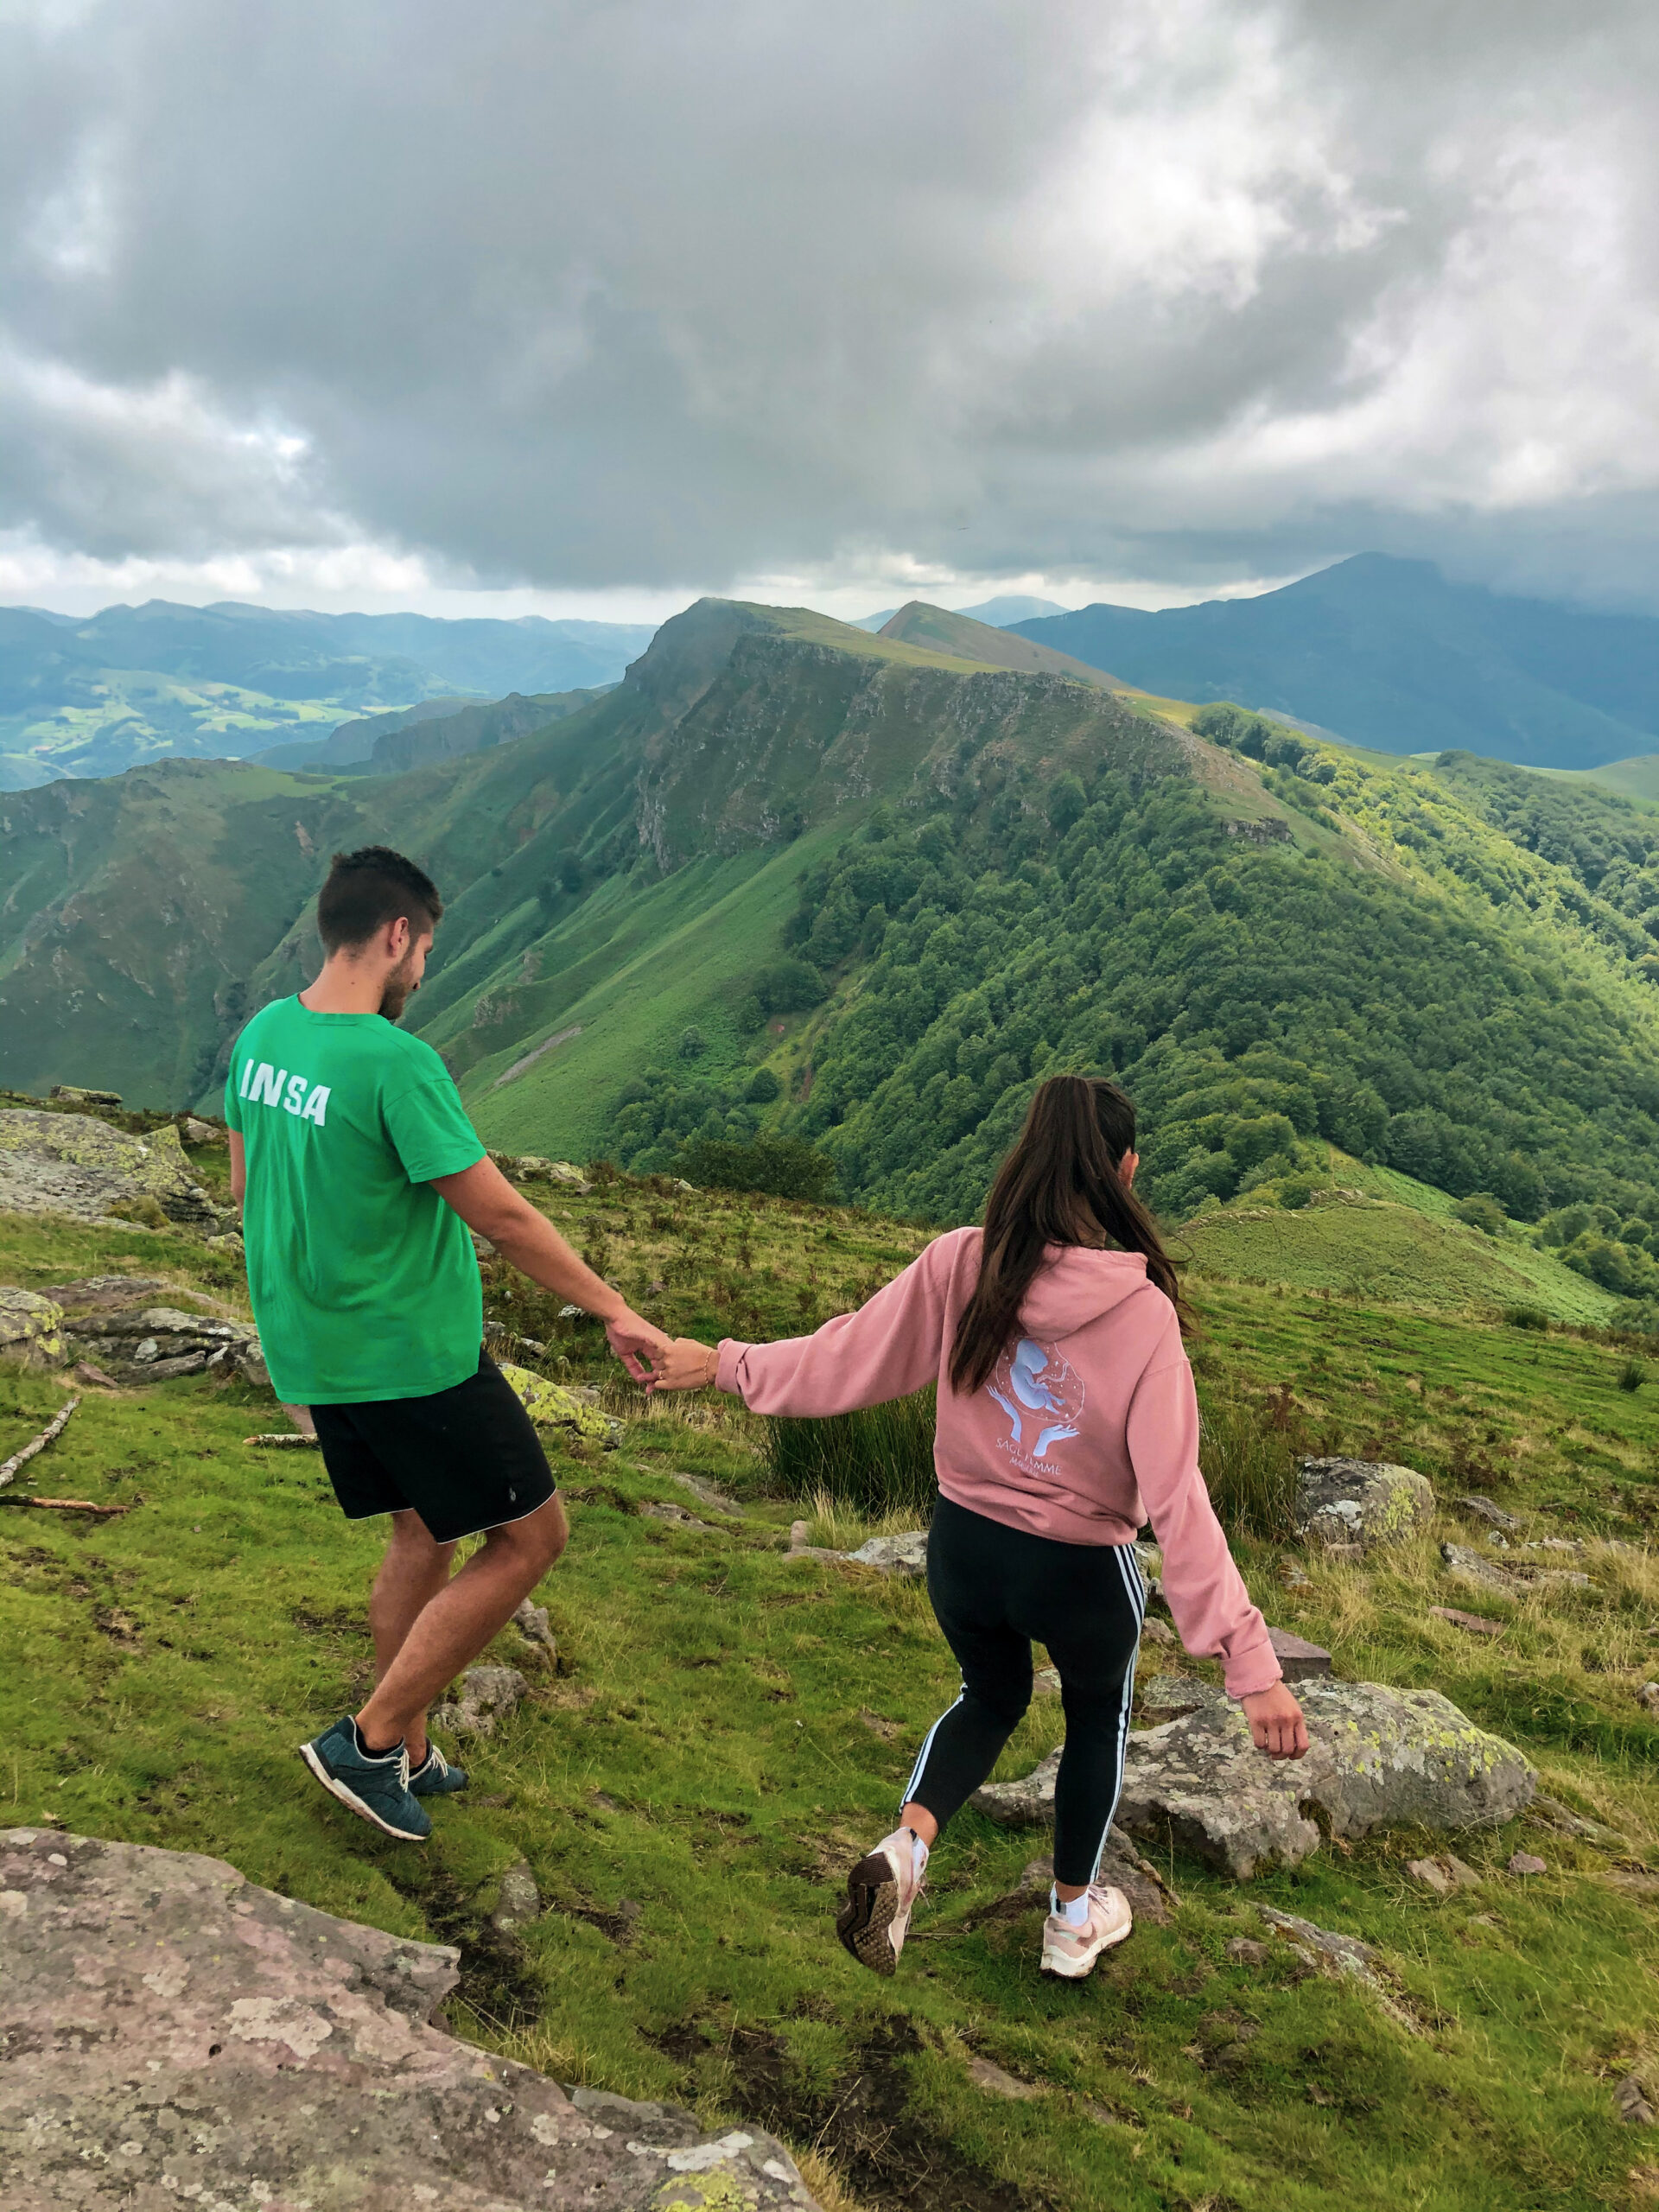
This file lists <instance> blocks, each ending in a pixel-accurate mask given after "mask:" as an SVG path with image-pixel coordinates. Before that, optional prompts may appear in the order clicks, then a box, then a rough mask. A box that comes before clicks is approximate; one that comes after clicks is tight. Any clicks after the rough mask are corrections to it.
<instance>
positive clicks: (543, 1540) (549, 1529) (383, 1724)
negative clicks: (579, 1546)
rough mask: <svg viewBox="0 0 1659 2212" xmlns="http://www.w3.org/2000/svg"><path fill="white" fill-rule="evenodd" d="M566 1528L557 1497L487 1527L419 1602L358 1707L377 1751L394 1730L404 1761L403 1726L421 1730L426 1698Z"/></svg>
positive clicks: (484, 1635)
mask: <svg viewBox="0 0 1659 2212" xmlns="http://www.w3.org/2000/svg"><path fill="white" fill-rule="evenodd" d="M569 1533H570V1531H569V1527H568V1526H567V1524H566V1522H565V1518H564V1507H563V1503H562V1502H561V1501H560V1500H559V1499H558V1498H557V1497H550V1498H549V1499H548V1501H547V1503H546V1504H545V1505H543V1506H538V1507H537V1510H536V1511H535V1512H534V1513H529V1514H526V1515H525V1516H524V1519H523V1520H522V1521H511V1522H508V1523H507V1525H506V1526H505V1528H502V1529H490V1530H488V1531H487V1533H486V1535H485V1538H484V1541H483V1543H482V1545H481V1546H480V1548H479V1549H478V1550H477V1551H475V1552H474V1554H473V1555H472V1557H471V1558H470V1559H469V1560H467V1564H466V1566H465V1567H462V1568H461V1572H460V1573H459V1574H455V1575H452V1576H451V1577H450V1578H449V1579H448V1580H447V1581H446V1582H445V1584H444V1586H443V1587H442V1589H441V1590H439V1591H438V1592H436V1594H435V1596H434V1597H432V1598H430V1599H429V1600H428V1601H427V1603H426V1605H424V1606H423V1607H422V1609H421V1611H420V1612H419V1613H418V1614H417V1615H416V1618H415V1619H414V1621H413V1623H412V1624H410V1627H409V1629H408V1630H407V1631H406V1632H405V1634H404V1639H403V1642H402V1643H401V1645H400V1646H399V1648H398V1650H397V1656H395V1657H394V1658H393V1660H392V1661H391V1665H390V1666H389V1667H388V1668H387V1669H386V1671H385V1675H384V1676H383V1677H382V1678H381V1680H380V1681H378V1683H377V1684H376V1686H375V1689H374V1694H373V1695H372V1697H371V1698H370V1699H369V1701H368V1703H367V1704H366V1705H365V1706H364V1707H363V1708H362V1710H361V1711H360V1712H359V1713H358V1715H357V1726H358V1731H359V1734H360V1735H361V1737H362V1738H363V1741H364V1743H365V1745H367V1746H368V1748H369V1749H370V1750H371V1751H384V1750H385V1749H386V1747H387V1746H388V1745H392V1744H395V1743H397V1741H398V1740H399V1738H401V1739H402V1740H403V1742H404V1744H405V1745H407V1746H408V1748H409V1751H410V1758H411V1762H412V1759H413V1754H414V1749H415V1745H414V1740H413V1738H412V1734H411V1732H412V1731H414V1730H416V1729H417V1728H418V1729H420V1730H421V1731H424V1728H425V1725H426V1723H425V1715H426V1709H427V1707H428V1706H429V1705H430V1703H431V1702H432V1700H433V1699H434V1698H435V1696H436V1695H437V1694H438V1692H439V1691H440V1690H441V1689H442V1688H444V1687H445V1686H446V1684H448V1683H449V1682H451V1681H454V1677H455V1676H456V1675H458V1674H459V1673H460V1672H461V1669H462V1668H463V1667H464V1666H466V1665H467V1662H468V1661H469V1660H472V1659H476V1658H477V1656H478V1655H479V1653H480V1651H482V1650H483V1649H484V1647H485V1645H486V1643H488V1642H489V1640H490V1638H491V1637H493V1635H494V1634H495V1633H496V1631H497V1630H498V1629H500V1628H503V1627H505V1624H506V1623H507V1622H508V1621H510V1620H511V1619H512V1616H513V1613H514V1611H516V1609H517V1607H518V1603H519V1600H520V1599H524V1598H527V1597H528V1596H529V1595H530V1592H531V1591H532V1590H533V1589H534V1588H535V1587H536V1585H537V1583H538V1582H539V1581H540V1580H541V1579H542V1577H543V1575H544V1574H545V1573H547V1570H548V1568H549V1567H551V1566H552V1564H553V1562H554V1560H556V1559H557V1557H558V1556H559V1554H560V1553H561V1552H562V1551H563V1549H564V1547H565V1543H566V1541H567V1540H568V1538H569ZM423 1755H424V1739H423Z"/></svg>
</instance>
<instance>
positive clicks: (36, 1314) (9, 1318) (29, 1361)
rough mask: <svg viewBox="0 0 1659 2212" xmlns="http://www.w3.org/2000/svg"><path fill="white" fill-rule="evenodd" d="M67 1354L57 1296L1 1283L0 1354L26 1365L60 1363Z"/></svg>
mask: <svg viewBox="0 0 1659 2212" xmlns="http://www.w3.org/2000/svg"><path fill="white" fill-rule="evenodd" d="M0 1357H4V1358H6V1359H15V1360H18V1361H21V1363H22V1365H23V1366H25V1367H61V1366H62V1365H63V1363H64V1362H65V1360H66V1359H67V1357H69V1348H68V1346H67V1344H65V1342H64V1338H63V1308H62V1306H60V1305H59V1304H58V1302H57V1300H56V1299H54V1298H43V1297H42V1296H41V1294H40V1292H39V1291H35V1290H16V1289H14V1288H13V1287H12V1286H11V1285H10V1283H0Z"/></svg>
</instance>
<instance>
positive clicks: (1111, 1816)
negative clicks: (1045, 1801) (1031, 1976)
mask: <svg viewBox="0 0 1659 2212" xmlns="http://www.w3.org/2000/svg"><path fill="white" fill-rule="evenodd" d="M1109 1548H1110V1550H1111V1551H1112V1552H1113V1553H1114V1554H1115V1555H1116V1560H1117V1571H1118V1573H1120V1574H1121V1575H1122V1578H1123V1594H1124V1595H1125V1597H1127V1598H1128V1601H1129V1606H1130V1610H1131V1611H1133V1613H1134V1615H1135V1649H1133V1650H1132V1651H1131V1652H1130V1653H1129V1663H1128V1666H1127V1667H1126V1668H1125V1669H1124V1670H1123V1693H1122V1701H1121V1703H1120V1704H1119V1706H1118V1710H1117V1779H1116V1783H1114V1785H1113V1789H1112V1803H1111V1810H1110V1811H1109V1813H1108V1814H1107V1815H1106V1825H1105V1827H1103V1828H1102V1830H1101V1832H1100V1848H1099V1849H1098V1850H1097V1851H1096V1853H1095V1864H1094V1867H1093V1870H1092V1872H1090V1876H1089V1879H1090V1881H1091V1882H1092V1881H1093V1880H1094V1879H1095V1878H1096V1876H1097V1875H1098V1874H1099V1872H1100V1862H1101V1860H1102V1859H1103V1858H1104V1857H1105V1856H1106V1839H1107V1837H1108V1836H1109V1835H1110V1834H1111V1832H1112V1822H1113V1821H1115V1820H1116V1818H1117V1801H1118V1799H1119V1798H1120V1797H1121V1796H1122V1795H1123V1763H1124V1761H1125V1759H1126V1758H1128V1749H1129V1708H1130V1707H1131V1706H1132V1705H1133V1704H1134V1703H1135V1658H1136V1656H1137V1655H1138V1653H1139V1651H1140V1649H1141V1622H1142V1620H1144V1618H1145V1617H1146V1592H1145V1588H1144V1586H1143V1585H1142V1583H1141V1562H1140V1561H1139V1560H1137V1559H1136V1558H1135V1554H1134V1552H1133V1550H1131V1549H1130V1548H1129V1546H1128V1545H1127V1544H1113V1545H1111V1546H1110V1547H1109ZM1126 1552H1128V1563H1127V1564H1126V1563H1125V1560H1124V1554H1125V1553H1126ZM1137 1593H1138V1595H1139V1602H1137Z"/></svg>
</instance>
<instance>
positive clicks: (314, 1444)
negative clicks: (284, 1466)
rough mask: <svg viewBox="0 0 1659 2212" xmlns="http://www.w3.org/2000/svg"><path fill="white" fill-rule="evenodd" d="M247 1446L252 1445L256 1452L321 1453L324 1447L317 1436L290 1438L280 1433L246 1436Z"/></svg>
mask: <svg viewBox="0 0 1659 2212" xmlns="http://www.w3.org/2000/svg"><path fill="white" fill-rule="evenodd" d="M242 1441H243V1442H244V1443H245V1444H251V1445H252V1446H253V1447H254V1449H255V1451H256V1452H277V1451H283V1450H286V1451H289V1452H320V1451H321V1449H322V1446H321V1445H320V1444H319V1443H318V1441H317V1440H316V1438H315V1436H289V1435H287V1434H286V1433H276V1434H273V1435H270V1436H245V1437H244V1438H243V1440H242Z"/></svg>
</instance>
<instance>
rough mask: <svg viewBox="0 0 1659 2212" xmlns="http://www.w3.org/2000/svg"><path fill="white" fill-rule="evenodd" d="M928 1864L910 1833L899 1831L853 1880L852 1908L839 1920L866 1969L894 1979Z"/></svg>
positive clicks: (864, 1862)
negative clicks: (891, 1975) (892, 1975)
mask: <svg viewBox="0 0 1659 2212" xmlns="http://www.w3.org/2000/svg"><path fill="white" fill-rule="evenodd" d="M918 1855H919V1857H920V1859H921V1865H920V1866H918V1864H917V1859H918ZM926 1864H927V1853H925V1851H922V1850H920V1848H919V1847H918V1843H917V1840H916V1838H915V1837H914V1836H913V1835H912V1834H911V1832H910V1830H909V1829H908V1828H895V1829H894V1830H893V1834H891V1835H884V1836H883V1837H882V1839H881V1840H880V1843H878V1844H876V1845H875V1846H874V1848H873V1849H871V1850H869V1851H867V1852H866V1853H865V1854H864V1856H863V1858H862V1859H860V1860H859V1862H858V1864H857V1866H855V1867H854V1868H853V1870H852V1872H851V1873H850V1874H849V1875H848V1877H847V1902H846V1904H844V1905H842V1908H841V1910H840V1911H839V1912H838V1913H837V1914H836V1935H837V1936H840V1938H841V1940H842V1942H843V1943H844V1944H845V1945H846V1947H847V1948H848V1949H849V1951H850V1952H851V1953H852V1955H853V1956H854V1957H855V1959H856V1960H857V1961H858V1962H859V1964H860V1966H863V1967H871V1968H872V1969H873V1970H874V1972H875V1973H876V1974H891V1973H892V1972H893V1968H894V1967H896V1966H897V1965H898V1963H899V1952H900V1951H902V1950H903V1949H904V1948H905V1931H906V1929H908V1927H909V1926H910V1916H911V1911H912V1907H913V1906H914V1904H915V1903H916V1900H917V1898H918V1897H919V1896H920V1895H921V1893H922V1875H923V1870H924V1868H925V1866H926Z"/></svg>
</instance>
